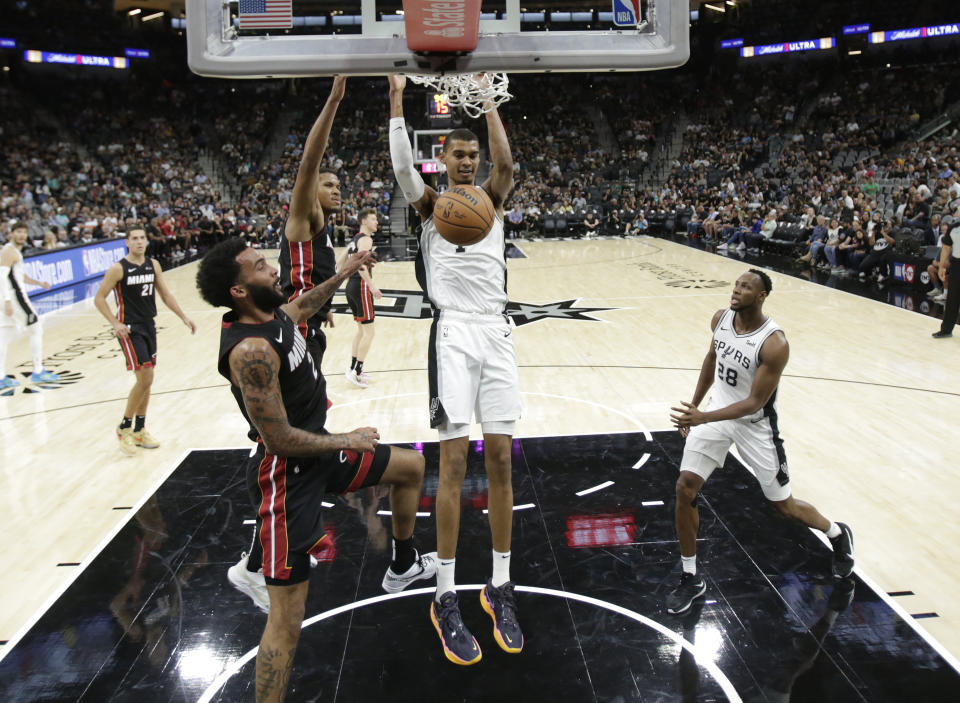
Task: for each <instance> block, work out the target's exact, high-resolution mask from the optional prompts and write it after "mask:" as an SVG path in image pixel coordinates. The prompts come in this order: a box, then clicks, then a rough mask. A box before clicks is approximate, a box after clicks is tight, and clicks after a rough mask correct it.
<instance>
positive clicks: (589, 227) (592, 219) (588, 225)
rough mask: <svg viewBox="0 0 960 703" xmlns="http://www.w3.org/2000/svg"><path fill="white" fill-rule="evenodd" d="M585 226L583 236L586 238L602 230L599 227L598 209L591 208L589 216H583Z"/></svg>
mask: <svg viewBox="0 0 960 703" xmlns="http://www.w3.org/2000/svg"><path fill="white" fill-rule="evenodd" d="M583 228H584V234H583V236H584V237H585V238H586V239H590V238H591V237H594V236H596V235H597V233H598V232H599V231H600V229H599V228H600V218H599V217H597V211H596V210H591V211H590V212H588V213H587V216H586V217H584V218H583Z"/></svg>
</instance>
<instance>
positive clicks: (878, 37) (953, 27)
mask: <svg viewBox="0 0 960 703" xmlns="http://www.w3.org/2000/svg"><path fill="white" fill-rule="evenodd" d="M958 35H960V23H957V24H937V25H932V26H930V27H912V28H910V29H891V30H889V31H886V32H870V43H871V44H883V43H884V42H888V41H903V40H904V39H932V38H934V37H948V36H958Z"/></svg>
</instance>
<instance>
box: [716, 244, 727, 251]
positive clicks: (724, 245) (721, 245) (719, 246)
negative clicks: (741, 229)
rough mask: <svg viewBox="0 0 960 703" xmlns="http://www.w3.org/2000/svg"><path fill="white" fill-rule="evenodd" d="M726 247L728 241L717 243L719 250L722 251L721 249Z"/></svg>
mask: <svg viewBox="0 0 960 703" xmlns="http://www.w3.org/2000/svg"><path fill="white" fill-rule="evenodd" d="M726 248H727V243H726V242H722V243H720V244H718V245H717V251H720V250H721V249H726Z"/></svg>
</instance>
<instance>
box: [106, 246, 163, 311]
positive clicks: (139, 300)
mask: <svg viewBox="0 0 960 703" xmlns="http://www.w3.org/2000/svg"><path fill="white" fill-rule="evenodd" d="M120 266H121V267H123V278H121V279H120V281H119V283H117V285H116V287H115V288H114V289H113V290H114V294H115V295H116V297H117V319H118V320H119V321H120V322H122V323H124V324H126V325H129V324H153V318H155V317H156V316H157V298H156V291H155V288H154V284H155V276H156V271H154V268H153V259H151V258H149V257H148V258H147V259H146V261H144V262H143V263H142V264H140V265H139V266H138V265H137V264H134V263H132V262H131V261H129V260H128V259H126V258H123V259H121V260H120Z"/></svg>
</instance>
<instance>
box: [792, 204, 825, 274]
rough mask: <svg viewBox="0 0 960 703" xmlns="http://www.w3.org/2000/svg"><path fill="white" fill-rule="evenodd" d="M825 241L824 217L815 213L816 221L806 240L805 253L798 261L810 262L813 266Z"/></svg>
mask: <svg viewBox="0 0 960 703" xmlns="http://www.w3.org/2000/svg"><path fill="white" fill-rule="evenodd" d="M826 243H827V226H826V218H825V217H824V216H823V215H817V223H816V225H814V228H813V231H812V232H811V233H810V239H808V240H807V251H806V253H805V254H804V255H803V256H801V257H800V258H799V259H797V262H798V263H802V264H810V265H811V266H815V265H816V264H817V261H818V260H819V258H820V252H821V251H823V249H824V247H825V246H826Z"/></svg>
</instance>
